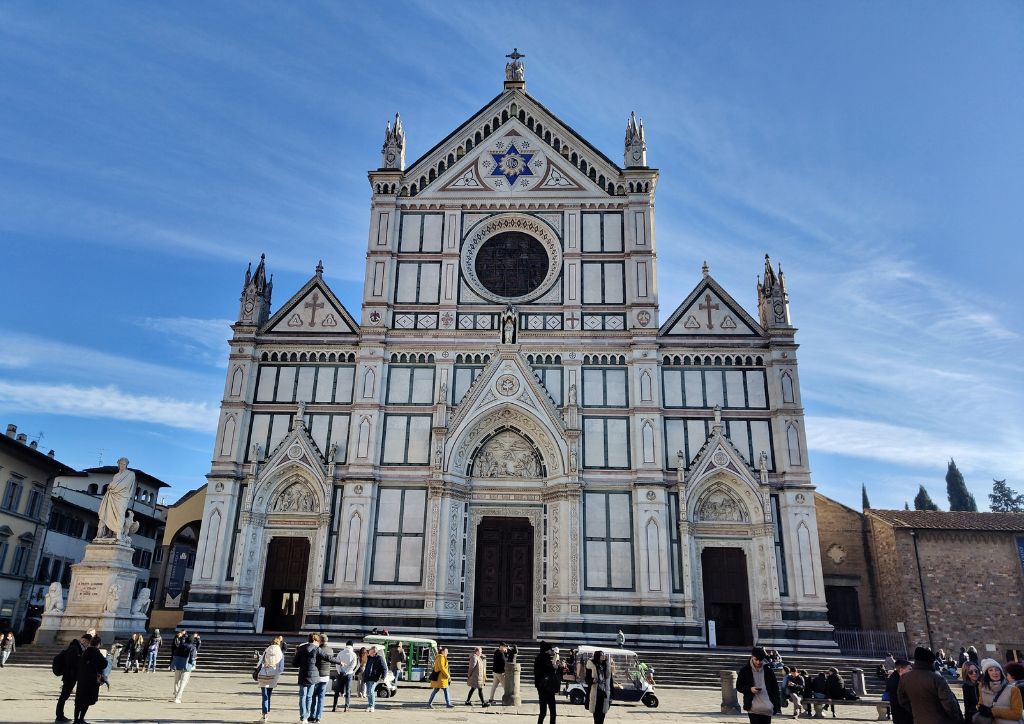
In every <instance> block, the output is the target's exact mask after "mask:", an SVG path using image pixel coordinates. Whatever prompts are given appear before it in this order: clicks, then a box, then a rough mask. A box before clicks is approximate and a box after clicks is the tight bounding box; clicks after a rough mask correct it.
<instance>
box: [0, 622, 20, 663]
mask: <svg viewBox="0 0 1024 724" xmlns="http://www.w3.org/2000/svg"><path fill="white" fill-rule="evenodd" d="M17 648H18V647H17V646H16V645H15V644H14V632H13V631H8V632H7V633H0V669H2V668H4V667H5V666H7V659H9V658H11V654H13V653H14V652H15V651H16V650H17Z"/></svg>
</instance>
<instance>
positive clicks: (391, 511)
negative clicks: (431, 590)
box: [370, 488, 427, 585]
mask: <svg viewBox="0 0 1024 724" xmlns="http://www.w3.org/2000/svg"><path fill="white" fill-rule="evenodd" d="M426 503H427V492H426V491H425V490H422V489H412V488H383V489H381V490H380V492H379V493H378V494H377V522H376V525H375V528H376V534H375V537H374V541H373V573H372V574H371V576H370V582H371V583H401V584H413V585H419V584H420V583H421V581H422V569H423V539H424V530H425V528H426V509H427V506H426Z"/></svg>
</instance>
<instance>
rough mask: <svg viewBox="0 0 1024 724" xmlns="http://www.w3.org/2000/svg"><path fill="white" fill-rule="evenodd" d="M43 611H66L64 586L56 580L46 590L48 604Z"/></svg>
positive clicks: (50, 612) (57, 612) (51, 612)
mask: <svg viewBox="0 0 1024 724" xmlns="http://www.w3.org/2000/svg"><path fill="white" fill-rule="evenodd" d="M43 613H49V614H60V613H64V588H63V587H62V586H61V585H60V584H59V583H57V582H56V581H54V582H53V583H51V584H50V588H49V590H48V591H47V592H46V605H45V607H44V608H43Z"/></svg>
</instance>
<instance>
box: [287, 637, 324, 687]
mask: <svg viewBox="0 0 1024 724" xmlns="http://www.w3.org/2000/svg"><path fill="white" fill-rule="evenodd" d="M324 658H326V657H325V656H324V655H323V654H322V653H320V647H319V646H317V645H316V644H315V643H313V642H309V643H304V644H302V646H299V647H298V648H297V649H295V655H294V656H292V666H294V667H295V668H296V669H298V673H299V686H312V685H313V684H315V683H317V682H318V681H319V680H320V668H319V665H320V661H321V659H324Z"/></svg>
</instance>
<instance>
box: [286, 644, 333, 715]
mask: <svg viewBox="0 0 1024 724" xmlns="http://www.w3.org/2000/svg"><path fill="white" fill-rule="evenodd" d="M324 659H327V657H325V656H324V655H323V654H322V653H320V635H319V634H310V635H309V640H308V641H307V642H306V643H304V644H302V646H299V647H298V648H296V649H295V655H294V656H293V657H292V666H294V667H295V668H296V669H297V670H298V674H299V721H300V722H306V721H309V718H310V717H311V716H312V715H313V688H314V687H315V686H316V683H317V681H319V679H320V668H319V664H320V662H321V661H323V660H324ZM327 660H328V661H330V659H327Z"/></svg>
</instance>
